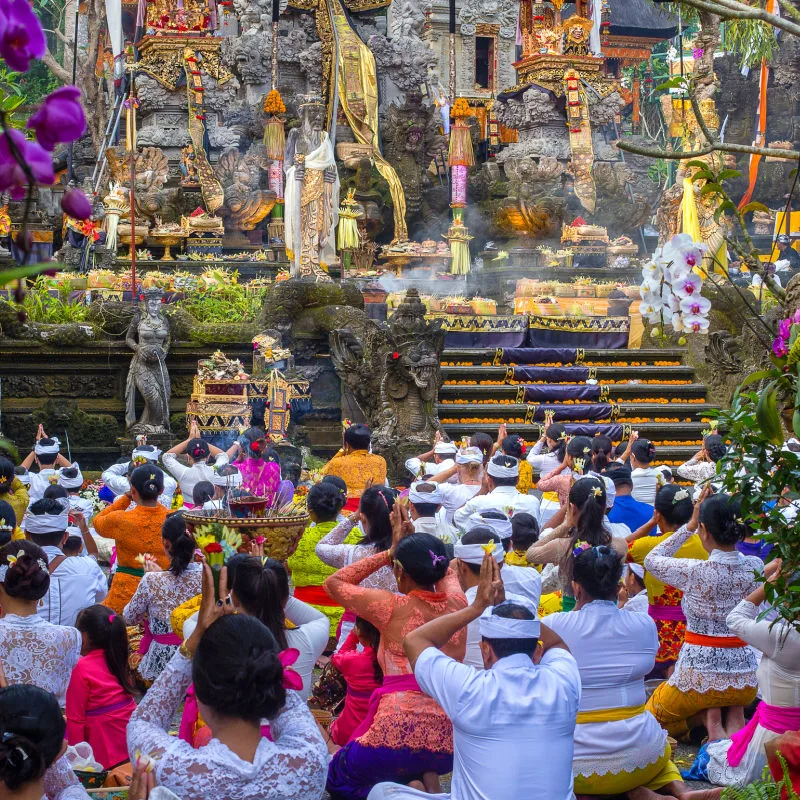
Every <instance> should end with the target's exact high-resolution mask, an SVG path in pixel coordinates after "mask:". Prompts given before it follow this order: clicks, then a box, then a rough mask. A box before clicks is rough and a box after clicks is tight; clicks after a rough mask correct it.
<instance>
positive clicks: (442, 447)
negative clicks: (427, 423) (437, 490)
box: [406, 433, 458, 482]
mask: <svg viewBox="0 0 800 800" xmlns="http://www.w3.org/2000/svg"><path fill="white" fill-rule="evenodd" d="M457 452H458V448H457V447H456V445H455V444H454V443H453V442H444V441H442V438H441V434H440V433H437V434H436V442H435V443H434V445H433V449H432V450H429V451H428V452H427V453H423V454H422V455H420V456H417V457H416V458H409V459H406V469H407V470H408V471H409V472H410V473H411V474H412V475H413V476H414V478H415V479H417V480H420V479H421V478H422V477H423V476H428V477H432V476H434V475H438V474H439V473H440V472H444V471H445V470H449V469H451V468H452V467H453V466H454V465H455V461H454V459H455V456H456V453H457ZM450 480H451V481H452V479H450ZM452 482H454V481H452Z"/></svg>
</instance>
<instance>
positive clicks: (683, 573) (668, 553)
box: [644, 525, 702, 589]
mask: <svg viewBox="0 0 800 800" xmlns="http://www.w3.org/2000/svg"><path fill="white" fill-rule="evenodd" d="M692 536H694V531H690V530H689V529H688V528H687V527H686V526H685V525H684V526H683V527H682V528H679V529H678V530H677V531H675V533H673V534H672V536H670V537H669V539H665V540H664V541H663V542H661V544H657V545H656V546H655V547H654V548H653V549H652V550H651V551H650V553H648V555H647V556H645V559H644V568H645V569H646V570H647V571H648V572H649V573H651V574H652V575H653V577H654V578H656V579H657V580H659V581H661V582H662V583H666V584H667V586H674V587H675V588H676V589H686V587H687V586H688V585H689V579H690V577H691V574H692V569H693V567H694V566H695V565H696V564H701V563H702V562H701V561H698V560H697V559H694V558H673V557H672V556H674V555H675V553H677V552H678V550H680V549H681V547H683V545H684V544H685V543H686V542H687V540H688V539H691V537H692Z"/></svg>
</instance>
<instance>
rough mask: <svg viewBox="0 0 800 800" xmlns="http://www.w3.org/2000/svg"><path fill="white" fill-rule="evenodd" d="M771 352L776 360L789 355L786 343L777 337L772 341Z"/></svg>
mask: <svg viewBox="0 0 800 800" xmlns="http://www.w3.org/2000/svg"><path fill="white" fill-rule="evenodd" d="M772 352H773V353H774V354H775V355H776V356H777V357H778V358H785V357H786V356H788V355H789V348H788V347H787V346H786V342H785V341H784V340H783V339H781V337H780V336H779V337H778V338H777V339H774V340H773V342H772Z"/></svg>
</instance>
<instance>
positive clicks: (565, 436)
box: [558, 431, 569, 442]
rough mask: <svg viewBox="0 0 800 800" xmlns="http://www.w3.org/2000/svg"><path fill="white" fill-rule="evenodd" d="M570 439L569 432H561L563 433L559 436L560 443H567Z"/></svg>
mask: <svg viewBox="0 0 800 800" xmlns="http://www.w3.org/2000/svg"><path fill="white" fill-rule="evenodd" d="M568 438H569V437H568V436H567V432H566V431H561V433H560V434H559V435H558V440H559V441H564V442H566V441H567V440H568Z"/></svg>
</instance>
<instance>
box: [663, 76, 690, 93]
mask: <svg viewBox="0 0 800 800" xmlns="http://www.w3.org/2000/svg"><path fill="white" fill-rule="evenodd" d="M687 84H688V81H687V80H686V78H684V77H683V76H682V75H676V76H675V77H674V78H670V79H669V80H668V81H664V83H662V84H659V85H658V86H656V91H657V92H663V91H666V90H667V89H685V88H686V86H687Z"/></svg>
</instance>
